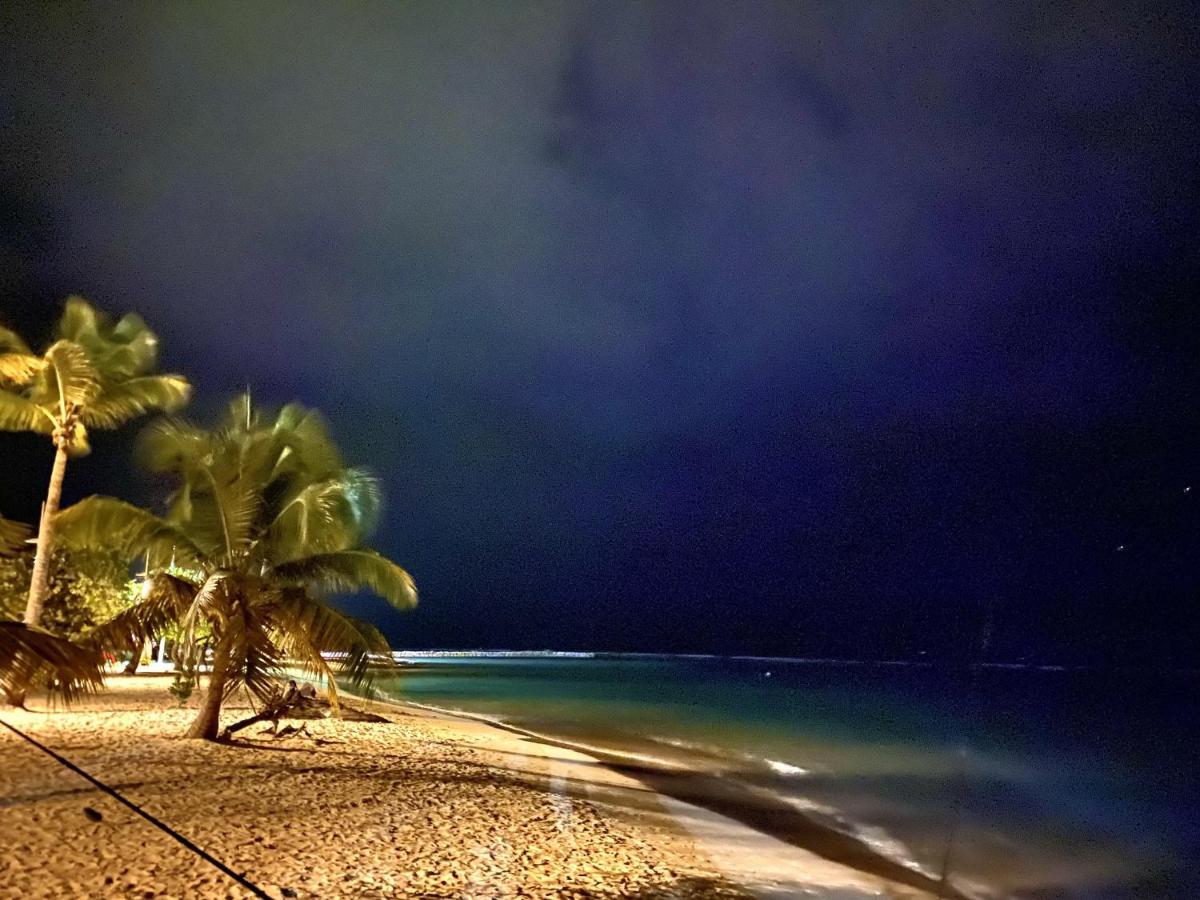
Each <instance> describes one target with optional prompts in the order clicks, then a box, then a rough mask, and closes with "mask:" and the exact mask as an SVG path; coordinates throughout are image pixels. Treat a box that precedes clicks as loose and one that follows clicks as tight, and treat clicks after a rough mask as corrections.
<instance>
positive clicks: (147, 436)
mask: <svg viewBox="0 0 1200 900" xmlns="http://www.w3.org/2000/svg"><path fill="white" fill-rule="evenodd" d="M213 449H214V444H213V440H212V437H211V435H210V434H209V433H208V432H207V431H205V430H204V429H202V428H198V427H196V426H195V425H193V424H191V423H190V422H186V421H184V420H183V419H176V418H170V419H159V420H158V421H157V422H153V423H151V424H150V425H147V426H146V427H145V428H144V429H142V433H141V434H140V435H138V440H137V449H136V456H137V460H138V462H139V463H140V464H141V465H142V466H143V467H145V468H146V469H148V470H149V471H151V472H170V473H173V474H175V475H179V476H181V477H183V478H185V479H186V477H187V476H188V475H189V474H190V473H191V472H193V471H194V470H195V469H197V468H199V467H200V466H201V465H203V464H204V461H205V459H206V458H208V457H210V456H211V454H212V452H213Z"/></svg>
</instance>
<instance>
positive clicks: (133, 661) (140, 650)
mask: <svg viewBox="0 0 1200 900" xmlns="http://www.w3.org/2000/svg"><path fill="white" fill-rule="evenodd" d="M146 643H147V642H146V641H143V642H142V643H140V644H138V645H137V647H135V648H134V651H133V655H132V656H130V657H129V662H127V663H125V669H124V673H125V674H126V675H136V674H137V670H138V666H140V665H141V664H142V654H144V653H145V652H146Z"/></svg>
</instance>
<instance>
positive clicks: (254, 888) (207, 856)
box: [0, 719, 274, 900]
mask: <svg viewBox="0 0 1200 900" xmlns="http://www.w3.org/2000/svg"><path fill="white" fill-rule="evenodd" d="M0 725H3V726H4V727H5V728H7V729H8V730H9V731H11V732H12V733H13V734H15V735H16V736H17V737H19V738H24V739H25V740H27V741H28V742H29V743H31V744H33V746H35V747H37V748H38V749H39V750H41V751H42V752H43V753H45V754H46V755H47V756H49V757H51V758H52V759H54V760H56V761H57V762H59V763H61V764H62V765H64V766H66V767H67V768H68V769H70V770H71V771H72V772H74V773H75V774H76V775H79V776H80V777H82V778H85V779H87V780H88V781H90V782H91V783H92V784H94V785H95V786H96V787H98V788H99V789H100V790H102V791H103V792H104V793H106V794H108V795H109V796H110V797H112V798H113V799H114V800H116V801H117V802H118V803H123V804H124V805H125V806H128V807H129V808H130V809H132V810H133V811H134V812H135V813H137V814H138V815H139V816H141V817H142V818H143V819H145V820H146V821H147V822H149V823H150V824H151V825H153V826H154V827H155V828H158V829H160V830H162V831H164V832H166V833H167V834H169V835H170V836H171V837H173V838H175V840H177V841H178V842H179V843H181V844H183V846H185V847H187V849H189V850H191V851H192V852H193V853H195V854H196V855H197V856H199V857H200V858H201V859H203V860H205V861H206V862H209V863H211V864H212V865H214V866H216V867H217V868H218V869H220V870H221V871H222V872H224V873H225V874H226V875H228V876H229V877H230V878H232V879H233V880H234V881H236V882H237V883H238V884H240V885H241V886H242V887H244V888H245V889H246V890H248V891H249V892H250V893H252V894H253V895H254V896H255V897H261V898H263V900H274V898H273V897H272V896H271V895H270V894H268V893H267V892H266V891H264V890H263V889H262V888H260V887H259V886H258V885H256V884H255V883H254V882H252V881H250V880H248V879H247V878H246V877H245V876H244V875H240V874H238V873H237V872H235V871H233V869H231V868H229V866H227V865H225V863H223V862H221V861H220V860H219V859H217V858H216V857H215V856H213V855H212V854H211V853H209V852H208V851H206V850H205V849H204V848H202V847H197V846H196V845H195V844H193V843H192V842H191V841H189V840H188V839H187V838H185V837H184V836H183V835H182V834H180V833H179V832H178V831H176V830H175V829H174V828H172V827H171V826H170V825H168V824H167V823H166V822H163V821H162V820H161V819H157V818H155V817H154V816H152V815H151V814H150V813H148V812H146V811H145V810H144V809H142V808H141V807H140V806H138V805H137V804H136V803H134V802H133V801H131V800H127V799H125V798H124V797H123V796H121V795H120V794H118V793H117V792H116V791H115V790H113V789H112V788H110V787H109V786H108V785H107V784H105V783H104V782H103V781H100V780H99V779H98V778H94V777H92V776H91V775H89V774H88V773H87V772H85V771H83V769H81V768H79V766H77V765H75V763H73V762H71V761H70V760H69V759H67V758H66V757H65V756H60V755H59V754H57V753H55V752H54V751H53V750H51V749H50V748H49V747H47V746H46V745H45V744H41V743H39V742H38V741H36V740H34V739H33V738H31V737H30V736H29V735H27V734H26V733H25V732H23V731H21V730H19V729H17V728H14V727H13V726H12V725H10V724H8V722H5V721H4V720H3V719H0Z"/></svg>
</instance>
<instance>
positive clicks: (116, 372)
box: [0, 297, 191, 625]
mask: <svg viewBox="0 0 1200 900" xmlns="http://www.w3.org/2000/svg"><path fill="white" fill-rule="evenodd" d="M157 363H158V338H157V337H156V336H155V335H154V332H152V331H150V329H149V328H147V327H146V323H145V322H143V321H142V319H141V318H140V317H138V316H136V315H132V314H130V315H126V316H123V317H122V318H120V319H119V320H117V321H116V322H113V321H112V320H110V319H109V318H108V317H107V316H105V315H103V314H102V313H99V312H97V311H96V309H94V308H93V307H92V305H91V304H89V303H88V302H87V301H86V300H84V299H83V298H81V297H70V298H68V300H67V303H66V307H65V309H64V310H63V314H62V318H61V319H60V320H59V323H58V337H57V339H56V340H55V341H54V343H52V344H51V345H50V346H49V347H48V348H47V349H46V351H45V352H44V353H42V354H41V355H40V356H39V355H37V354H35V353H34V352H33V351H32V350H30V349H29V346H28V345H27V344H26V343H25V342H24V341H23V340H22V339H21V338H20V336H18V335H17V334H16V332H13V331H10V330H9V329H7V328H2V327H0V430H3V431H32V432H36V433H37V434H44V435H47V436H48V437H49V438H50V439H51V440H52V441H53V442H54V447H55V455H54V467H53V469H52V470H51V475H50V486H49V489H48V490H47V492H46V505H45V507H44V510H43V513H42V521H41V524H40V527H39V529H38V544H37V557H36V558H35V561H34V569H33V577H32V579H31V581H30V586H29V599H28V602H27V604H26V607H25V622H26V624H28V625H37V624H38V621H39V620H40V619H41V613H42V604H43V603H44V602H45V599H46V591H47V588H48V585H49V578H50V554H51V552H52V551H53V549H54V537H55V535H54V519H55V514H56V513H57V512H58V506H59V502H60V500H61V498H62V486H63V477H64V475H65V473H66V467H67V458H68V457H70V456H79V455H82V454H84V453H87V452H88V450H89V445H88V430H89V429H95V428H102V429H103V428H117V427H119V426H121V425H123V424H125V423H126V422H128V421H129V420H130V419H134V418H137V417H138V416H141V415H144V414H146V413H149V412H154V411H164V412H173V411H175V410H178V409H180V408H182V407H183V406H184V405H185V404H186V403H187V401H188V399H189V397H190V395H191V386H190V385H189V384H188V382H187V379H185V378H183V377H182V376H179V375H161V374H156V373H155V372H154V369H155V367H156V366H157Z"/></svg>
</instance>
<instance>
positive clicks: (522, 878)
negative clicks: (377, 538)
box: [0, 675, 927, 900]
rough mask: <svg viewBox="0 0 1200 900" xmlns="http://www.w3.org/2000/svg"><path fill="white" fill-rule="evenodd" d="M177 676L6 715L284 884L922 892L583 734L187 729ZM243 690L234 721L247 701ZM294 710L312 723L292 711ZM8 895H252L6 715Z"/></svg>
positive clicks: (437, 722) (398, 893)
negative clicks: (672, 787)
mask: <svg viewBox="0 0 1200 900" xmlns="http://www.w3.org/2000/svg"><path fill="white" fill-rule="evenodd" d="M169 681H170V678H169V676H165V675H139V676H113V677H110V678H109V688H110V689H109V690H108V691H107V692H104V693H102V694H99V695H97V696H94V697H92V698H89V699H88V700H86V701H85V702H83V703H82V704H80V705H78V706H75V707H72V708H71V709H69V710H64V709H61V708H58V709H52V708H49V707H47V706H46V705H45V704H44V702H41V701H40V700H37V699H35V700H32V701H31V703H30V705H31V707H32V708H31V710H30V711H19V710H12V709H4V710H3V711H2V712H0V720H3V721H4V722H6V723H8V724H9V725H11V726H13V727H14V728H16V729H19V730H20V731H21V732H24V733H25V734H27V735H29V736H30V737H32V738H34V739H35V740H37V741H38V742H40V743H42V744H44V745H46V746H47V747H49V748H50V749H52V750H54V751H55V752H56V753H58V754H60V755H61V756H63V757H64V758H66V759H68V760H70V761H71V762H73V763H74V764H75V765H77V766H79V767H80V768H81V769H83V770H84V771H86V772H88V773H89V774H91V775H92V776H93V777H95V778H96V779H98V780H100V781H101V782H103V783H104V784H106V785H108V786H110V787H112V788H114V789H115V790H116V791H117V792H119V793H120V794H121V795H122V796H123V797H125V798H126V799H128V800H129V801H131V802H132V803H134V804H136V805H137V806H139V807H141V808H142V809H144V810H146V811H147V812H148V813H150V814H151V815H153V816H154V817H156V818H157V819H159V820H161V821H162V822H163V823H165V825H167V826H168V827H169V828H171V829H173V830H175V831H176V832H178V833H179V834H181V835H183V836H184V837H186V838H187V839H188V840H190V841H191V842H193V843H194V844H196V845H197V846H199V847H201V848H203V850H205V851H206V852H208V853H209V854H211V855H212V856H213V857H215V858H217V859H218V860H220V861H221V862H223V863H224V864H225V865H227V866H228V867H229V868H231V869H232V870H233V871H235V872H237V873H240V874H242V875H243V877H244V878H245V879H246V880H247V881H249V882H250V883H252V884H254V885H256V886H257V887H258V888H259V889H261V890H262V891H263V892H264V893H265V894H267V895H268V896H271V897H430V898H434V897H446V898H449V897H456V898H458V897H463V898H485V897H579V898H584V897H587V898H605V897H794V896H818V897H835V898H839V900H850V898H859V897H879V896H884V897H895V898H913V897H923V896H927V895H926V894H923V893H921V892H918V891H916V890H914V889H912V888H908V887H904V886H898V885H893V884H891V883H889V882H886V881H884V880H881V879H879V878H875V877H873V876H871V875H867V874H864V873H861V872H858V871H855V870H854V869H852V868H849V867H846V866H842V865H838V864H836V863H833V862H829V861H827V860H824V859H822V858H820V857H818V856H815V855H813V854H811V853H807V852H805V851H804V850H802V849H799V848H797V847H794V846H790V845H788V844H785V843H783V842H781V841H777V840H775V839H773V838H770V837H767V836H766V835H763V834H761V833H759V832H757V831H755V830H754V829H751V828H748V827H746V826H745V825H742V824H739V823H736V822H733V821H731V820H729V819H726V818H724V817H722V816H719V815H717V814H715V813H712V812H710V811H707V810H701V809H699V808H698V807H695V806H693V805H690V804H687V803H682V802H680V801H679V800H677V799H674V798H670V797H666V796H663V795H662V794H660V793H657V792H655V791H654V790H652V789H651V788H649V787H648V786H647V785H646V784H644V783H642V782H640V781H639V780H637V779H635V778H631V777H629V776H628V775H626V774H622V773H619V772H617V771H614V770H612V769H611V768H609V767H606V766H604V765H601V764H600V763H598V762H597V761H596V760H595V759H593V758H591V757H590V756H587V755H585V754H582V753H579V752H576V751H574V750H570V749H566V748H562V747H555V746H549V745H546V744H542V743H539V742H537V741H533V740H529V739H525V738H523V737H521V736H520V735H516V734H513V733H510V732H507V731H504V730H502V729H500V728H497V727H494V726H492V725H489V724H486V723H483V722H476V721H470V720H466V719H462V718H459V717H452V716H448V715H444V714H439V713H436V712H431V711H428V710H423V709H418V708H413V707H400V706H396V705H384V704H379V703H368V702H365V701H352V703H353V704H354V705H355V706H357V707H358V708H359V709H365V710H369V711H370V712H373V713H376V714H379V715H381V716H382V717H383V718H384V719H385V721H380V722H353V721H345V720H338V719H325V720H318V721H309V722H307V723H304V724H306V726H307V732H308V734H307V735H300V736H290V737H286V738H283V739H278V738H275V737H273V736H271V735H270V734H267V733H263V731H262V729H265V728H266V727H267V726H265V725H259V726H253V727H251V728H249V729H247V730H246V731H244V732H242V733H241V734H239V736H238V737H239V738H241V740H239V741H238V742H237V743H236V744H234V745H218V744H211V743H204V742H201V741H189V740H183V739H180V737H179V735H180V734H181V733H182V732H183V730H184V728H185V726H186V724H187V722H188V721H189V720H190V718H191V716H192V713H191V712H190V710H189V709H186V708H179V707H178V706H177V705H175V704H174V701H173V700H172V698H171V697H170V696H169V695H168V693H167V691H166V687H167V685H168V683H169ZM195 703H196V700H195V698H193V699H192V701H191V705H192V706H194V705H195ZM247 711H248V706H247V705H246V704H245V702H244V701H242V700H240V698H235V699H234V700H232V701H230V703H229V704H228V707H227V709H226V711H225V718H224V721H226V722H229V721H234V720H236V719H238V718H241V717H243V716H244V715H246V714H248V713H247ZM297 724H298V723H297ZM0 835H2V836H3V843H4V846H5V853H4V855H3V857H2V858H0V895H2V896H5V897H10V896H11V897H18V896H19V897H47V898H48V897H63V896H72V897H83V896H88V897H93V896H94V897H101V896H102V897H245V896H253V892H252V891H250V890H249V889H247V888H245V887H243V886H241V885H239V884H238V883H236V882H235V881H234V880H233V879H231V878H230V877H229V876H228V875H226V874H224V873H223V872H221V871H220V870H219V869H218V868H216V867H215V866H214V865H213V864H211V863H210V862H208V861H207V860H205V859H203V858H202V857H201V856H199V855H197V854H196V853H195V852H193V851H191V850H189V849H188V848H186V847H185V846H184V845H182V844H181V843H179V842H178V841H177V840H176V839H175V838H173V837H172V836H170V835H169V834H168V833H166V832H165V831H164V830H162V829H159V828H157V827H155V826H154V825H152V824H151V823H150V822H147V821H146V820H145V819H143V818H141V817H140V816H138V815H137V814H136V813H135V812H134V811H133V810H130V809H128V808H127V807H125V806H123V805H122V804H120V803H119V802H118V801H117V800H115V799H114V798H112V797H111V796H108V795H107V794H105V793H104V792H102V791H101V790H99V789H98V788H96V787H95V786H94V785H92V784H91V783H89V782H88V781H86V780H85V779H84V778H82V777H81V776H79V775H78V774H76V773H74V772H72V771H70V770H69V769H68V768H66V767H64V766H63V765H62V764H60V763H59V762H57V761H56V760H55V759H53V758H52V757H50V756H48V755H47V754H45V753H44V752H42V751H41V750H39V749H38V748H37V747H35V746H33V745H31V744H30V743H28V742H27V741H25V740H24V739H22V738H21V737H19V736H18V735H16V734H14V733H13V732H12V731H10V730H9V729H7V728H3V729H0Z"/></svg>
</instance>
